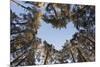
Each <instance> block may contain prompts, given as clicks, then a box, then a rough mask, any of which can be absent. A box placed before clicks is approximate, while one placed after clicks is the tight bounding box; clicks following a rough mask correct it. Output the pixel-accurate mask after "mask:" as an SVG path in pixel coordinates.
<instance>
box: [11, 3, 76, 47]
mask: <svg viewBox="0 0 100 67" xmlns="http://www.w3.org/2000/svg"><path fill="white" fill-rule="evenodd" d="M11 9H12V10H13V11H14V12H16V14H19V13H24V10H23V9H22V8H20V7H19V6H17V5H15V4H14V3H12V4H11ZM75 32H77V30H76V28H75V27H74V25H73V23H72V22H70V23H68V24H67V28H66V29H65V28H63V29H55V28H52V25H51V24H47V23H45V22H44V21H41V26H40V29H39V30H38V34H37V37H39V38H41V39H42V41H44V40H46V41H47V42H48V43H50V44H53V45H54V46H55V48H56V49H61V48H62V46H63V45H64V43H65V41H66V40H70V39H71V38H72V35H73V34H74V33H75Z"/></svg>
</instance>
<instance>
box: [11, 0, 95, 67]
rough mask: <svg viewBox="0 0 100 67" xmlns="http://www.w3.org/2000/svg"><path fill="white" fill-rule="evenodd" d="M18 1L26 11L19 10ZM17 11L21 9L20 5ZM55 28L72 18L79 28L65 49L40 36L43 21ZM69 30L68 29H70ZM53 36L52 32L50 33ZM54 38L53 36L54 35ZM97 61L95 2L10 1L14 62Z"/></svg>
mask: <svg viewBox="0 0 100 67" xmlns="http://www.w3.org/2000/svg"><path fill="white" fill-rule="evenodd" d="M13 5H17V6H18V7H20V8H21V9H23V10H24V12H22V13H21V12H20V11H19V13H16V12H15V11H14V10H13V9H12V8H11V6H13ZM16 11H17V9H16ZM41 21H44V22H45V23H46V24H51V25H52V28H54V29H59V30H61V29H63V28H65V29H66V28H67V24H68V23H70V22H72V23H73V24H74V27H75V28H76V29H77V30H78V31H77V32H76V33H75V34H74V35H73V36H72V39H70V40H67V38H66V40H65V43H64V44H63V47H62V49H61V50H57V49H56V48H55V46H54V45H53V44H51V43H48V41H47V40H44V41H43V40H42V38H39V37H37V34H38V30H39V28H40V27H41V24H42V22H41ZM66 33H67V32H66ZM48 36H49V33H48ZM52 38H53V37H52ZM79 62H95V6H94V5H80V4H62V3H47V2H33V1H16V0H11V1H10V65H11V66H12V67H15V66H30V65H48V64H67V63H79Z"/></svg>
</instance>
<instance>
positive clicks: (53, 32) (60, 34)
mask: <svg viewBox="0 0 100 67" xmlns="http://www.w3.org/2000/svg"><path fill="white" fill-rule="evenodd" d="M75 32H77V30H76V28H75V27H74V25H73V23H72V22H70V23H68V25H67V28H63V29H55V28H53V27H52V25H51V24H47V23H45V22H43V21H42V22H41V27H40V29H39V30H38V34H37V36H38V37H40V38H42V41H43V40H46V41H47V42H48V43H50V44H53V45H54V46H55V48H56V49H61V48H62V46H63V45H64V43H65V41H66V40H70V39H71V38H72V35H73V34H74V33H75Z"/></svg>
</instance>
